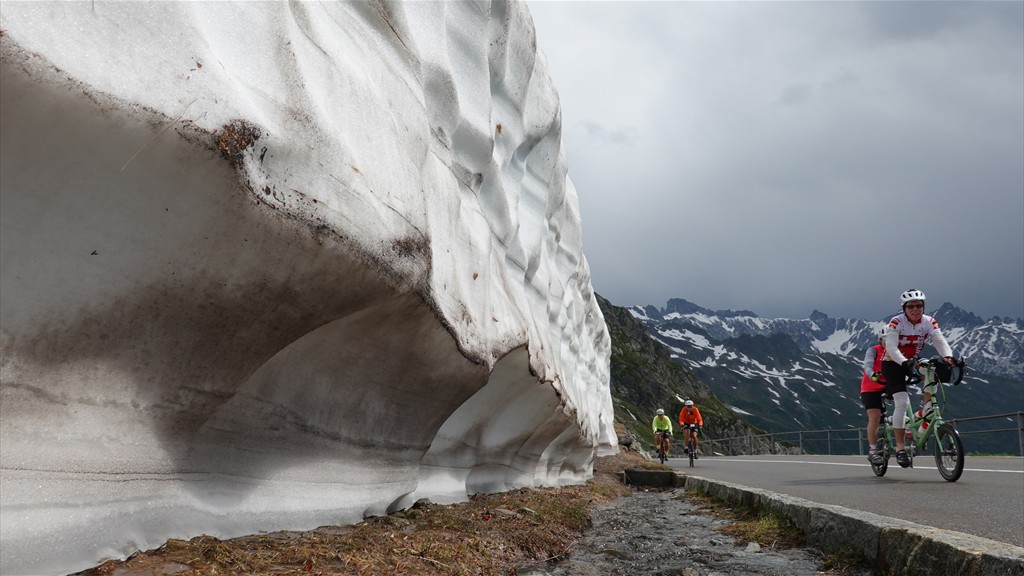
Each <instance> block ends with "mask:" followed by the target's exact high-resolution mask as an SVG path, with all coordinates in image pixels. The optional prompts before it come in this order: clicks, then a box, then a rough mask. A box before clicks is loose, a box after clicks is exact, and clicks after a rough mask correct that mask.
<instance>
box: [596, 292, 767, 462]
mask: <svg viewBox="0 0 1024 576" xmlns="http://www.w3.org/2000/svg"><path fill="white" fill-rule="evenodd" d="M597 302H598V305H599V306H600V307H601V312H602V314H604V318H605V322H606V323H607V325H608V333H609V335H610V336H611V347H612V354H611V385H610V387H611V392H612V404H613V407H614V410H615V420H616V421H617V422H619V423H621V424H623V426H624V427H625V428H626V430H627V432H626V434H624V435H622V436H623V438H620V442H621V443H623V444H625V445H627V446H631V447H634V448H635V447H636V446H635V445H636V444H639V445H640V447H641V449H644V450H649V449H650V447H651V446H652V445H653V442H654V440H653V437H652V434H651V419H652V418H653V417H654V412H655V410H657V409H658V408H664V409H665V412H666V413H667V414H668V415H669V416H670V417H672V418H673V423H674V422H675V418H676V416H677V415H678V413H679V410H680V408H682V405H683V402H684V401H685V400H687V399H691V400H693V401H694V402H695V403H696V404H697V405H698V406H699V407H700V411H701V414H702V415H703V417H704V422H705V426H704V435H705V437H707V438H715V439H719V438H744V439H746V438H748V437H749V436H750V435H752V434H760V433H761V432H762V431H761V430H758V429H756V428H755V427H753V426H751V425H750V424H749V423H748V422H746V421H744V420H743V419H742V418H740V417H739V416H738V415H737V413H736V412H735V411H734V410H733V409H732V408H731V407H730V406H728V405H727V404H726V403H724V402H722V401H721V400H719V398H718V397H717V396H716V395H715V392H713V391H712V389H711V388H710V387H709V386H708V385H707V384H706V383H704V382H703V381H702V380H701V379H700V378H698V377H697V375H696V374H694V372H693V371H691V370H690V369H689V368H687V367H685V366H683V365H681V364H680V363H678V362H676V361H674V359H673V357H672V351H671V350H670V349H669V348H668V347H666V346H665V345H664V344H662V343H660V342H658V341H657V340H655V339H653V338H651V336H650V334H649V333H648V331H647V328H646V327H645V326H644V324H642V323H641V322H639V321H637V320H636V319H635V318H634V317H633V314H632V313H630V311H629V310H627V309H625V308H621V307H618V306H615V305H613V304H612V303H611V302H609V301H608V300H606V299H604V298H602V297H601V296H600V295H597ZM742 445H743V447H749V446H748V441H746V440H744V442H743V443H742ZM755 446H756V448H757V449H758V450H764V451H768V450H769V449H774V450H776V451H778V450H781V449H782V447H781V446H774V447H770V446H769V442H768V441H767V440H766V439H759V440H756V441H755ZM737 447H738V445H737ZM715 449H716V450H718V451H724V452H730V451H731V449H732V447H731V446H730V445H725V444H723V445H716V446H715Z"/></svg>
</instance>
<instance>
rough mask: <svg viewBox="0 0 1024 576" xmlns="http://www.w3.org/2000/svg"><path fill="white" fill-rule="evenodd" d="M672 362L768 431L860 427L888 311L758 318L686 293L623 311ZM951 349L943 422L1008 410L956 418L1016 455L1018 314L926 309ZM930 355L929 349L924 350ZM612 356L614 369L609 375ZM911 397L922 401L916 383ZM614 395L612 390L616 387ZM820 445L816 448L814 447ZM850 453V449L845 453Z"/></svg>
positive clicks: (1022, 331)
mask: <svg viewBox="0 0 1024 576" xmlns="http://www.w3.org/2000/svg"><path fill="white" fill-rule="evenodd" d="M626 310H628V311H629V313H630V314H631V315H632V316H633V317H634V319H635V320H637V321H638V322H639V323H641V324H642V325H643V326H644V327H645V328H646V329H647V331H648V333H649V335H650V336H651V337H652V338H653V339H654V340H655V341H657V342H659V343H660V344H662V345H664V346H665V348H666V349H667V350H668V351H669V356H670V357H671V359H672V360H673V362H675V363H676V364H678V365H680V366H682V367H684V368H686V369H687V370H688V371H690V372H691V373H692V374H693V375H694V377H695V378H696V380H697V381H699V382H700V383H701V384H702V385H705V386H707V387H708V388H709V389H710V390H711V391H712V393H713V395H714V396H715V397H716V398H717V399H719V400H721V402H722V403H724V404H726V405H728V406H729V407H730V408H731V410H732V411H734V412H735V413H736V414H737V415H738V416H740V417H741V418H742V419H743V420H744V421H746V422H749V423H750V424H753V425H754V426H756V427H758V428H761V429H763V430H765V431H768V432H788V431H797V430H802V431H811V430H825V429H849V428H858V427H863V426H864V423H865V422H864V421H865V418H864V412H863V408H862V407H861V404H860V396H859V393H860V388H859V383H860V375H861V362H862V360H863V358H864V353H865V351H866V350H867V348H868V347H870V346H871V345H873V344H874V343H875V342H876V341H877V338H878V334H879V332H880V331H881V329H882V327H883V326H884V325H885V323H886V322H887V321H888V320H889V318H890V317H891V316H887V317H885V318H880V319H878V320H862V319H847V318H831V317H829V316H828V315H827V314H824V313H822V312H819V311H814V312H812V313H811V315H810V317H809V318H805V319H789V318H774V319H773V318H761V317H760V316H758V315H757V314H755V313H754V312H751V311H749V310H709V309H707V308H703V307H701V306H699V305H697V304H694V303H692V302H689V301H687V300H684V299H672V300H669V301H668V302H667V304H666V306H665V307H664V308H661V309H659V308H657V307H655V306H652V305H644V306H631V307H628V308H626ZM929 314H930V315H932V316H934V317H935V318H936V319H937V320H938V321H939V323H940V326H941V327H942V330H943V333H944V334H945V335H946V338H947V340H948V341H949V343H950V345H951V347H952V348H953V351H954V353H955V354H956V355H957V356H963V357H966V358H967V359H968V366H969V369H968V373H967V374H968V376H967V378H966V379H965V381H964V383H963V384H961V385H960V386H959V387H956V388H953V387H947V388H948V390H946V392H947V395H948V397H947V402H946V404H945V409H944V416H945V417H946V419H947V420H949V419H953V418H958V419H963V418H971V417H978V416H990V415H998V414H1005V415H1006V416H1005V420H1006V421H1005V422H1004V421H1003V419H998V420H987V421H981V422H976V421H968V422H962V423H958V428H959V429H961V431H962V432H963V433H966V434H971V433H973V432H975V431H979V430H982V429H992V428H998V429H1005V428H1006V427H1007V426H1013V428H1012V429H1011V430H1007V431H1004V432H1003V433H997V434H993V433H986V434H980V433H979V434H977V436H973V437H971V438H970V441H969V442H968V450H970V451H975V452H977V451H988V452H1000V453H1011V454H1017V453H1018V452H1019V437H1018V436H1017V435H1016V434H1012V433H1010V432H1011V431H1012V430H1015V429H1016V428H1018V427H1019V425H1018V424H1017V421H1018V416H1017V415H1016V414H1014V413H1015V412H1024V320H1021V319H1012V318H998V317H994V318H990V319H988V320H985V319H982V318H980V317H978V316H976V315H974V314H972V313H970V312H968V311H965V310H963V309H960V308H958V307H956V306H954V305H953V304H951V303H945V304H943V305H942V306H940V307H939V308H938V309H936V310H935V311H933V312H929ZM923 354H924V355H925V356H931V355H934V354H936V352H935V351H934V350H933V349H931V347H930V346H929V347H926V348H925V351H924V353H923ZM614 370H615V368H614V356H613V372H614ZM913 392H914V393H912V398H914V399H915V401H917V399H919V397H920V396H919V391H918V390H914V391H913ZM613 394H614V390H613ZM818 448H820V445H819V446H818ZM851 451H853V450H851Z"/></svg>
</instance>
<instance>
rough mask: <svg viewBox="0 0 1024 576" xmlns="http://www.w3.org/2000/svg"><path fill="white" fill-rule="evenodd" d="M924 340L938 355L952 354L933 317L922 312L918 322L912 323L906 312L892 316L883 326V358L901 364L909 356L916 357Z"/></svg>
mask: <svg viewBox="0 0 1024 576" xmlns="http://www.w3.org/2000/svg"><path fill="white" fill-rule="evenodd" d="M926 342H930V343H931V345H932V346H934V347H935V350H937V351H938V352H939V355H940V356H952V355H953V350H952V349H951V348H950V347H949V343H948V342H946V337H945V336H943V335H942V330H939V323H938V322H937V321H936V320H935V318H932V317H931V316H929V315H927V314H923V315H921V321H920V322H918V323H917V324H912V323H911V322H910V320H908V319H907V316H906V314H900V315H899V316H894V317H893V319H892V320H890V321H889V325H888V326H886V328H885V352H886V354H885V359H886V360H892V361H893V362H897V363H900V364H902V363H903V362H905V361H906V360H908V359H910V358H916V357H917V355H918V354H920V353H921V350H923V349H924V345H925V343H926Z"/></svg>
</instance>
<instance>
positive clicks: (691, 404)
mask: <svg viewBox="0 0 1024 576" xmlns="http://www.w3.org/2000/svg"><path fill="white" fill-rule="evenodd" d="M683 406H693V400H687V401H686V402H683Z"/></svg>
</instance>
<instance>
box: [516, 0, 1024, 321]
mask: <svg viewBox="0 0 1024 576" xmlns="http://www.w3.org/2000/svg"><path fill="white" fill-rule="evenodd" d="M529 6H530V11H531V13H532V14H533V17H534V21H535V24H536V28H537V42H538V45H539V47H540V49H541V51H542V52H544V53H545V54H546V56H547V59H548V63H549V67H550V70H551V75H552V78H553V80H554V83H555V87H556V88H557V90H558V92H559V95H560V99H561V107H562V126H563V146H564V147H565V150H566V154H567V156H568V161H569V176H570V178H571V179H572V181H573V183H574V184H575V186H576V190H577V193H578V194H579V199H580V209H581V212H582V218H583V238H584V252H585V254H586V257H587V260H588V261H589V263H590V268H591V273H592V278H593V285H594V289H595V290H596V291H597V292H598V293H600V294H601V295H602V296H604V297H606V298H608V299H609V300H611V301H612V302H613V303H614V304H617V305H620V306H627V305H632V304H654V305H656V306H658V307H662V306H664V305H665V302H666V301H667V300H668V299H669V298H674V297H680V298H686V299H687V300H690V301H692V302H695V303H697V304H699V305H701V306H704V307H706V308H712V309H726V308H732V309H749V310H753V311H754V312H756V313H758V314H759V315H760V316H764V317H789V318H806V317H807V316H808V315H809V314H810V313H811V311H812V310H814V309H818V310H820V311H822V312H825V313H826V314H828V315H830V316H833V317H848V318H864V319H872V320H873V319H879V318H882V317H884V316H887V315H890V314H892V313H894V312H896V311H898V304H897V301H898V296H899V293H900V292H902V291H903V290H905V289H907V288H918V289H921V290H923V291H924V292H925V293H926V295H927V296H928V305H929V307H930V308H931V309H935V308H938V306H939V305H941V304H942V303H943V302H946V301H949V302H952V303H954V304H956V305H957V306H960V307H961V308H964V309H966V310H968V311H971V312H974V313H975V314H978V315H981V316H983V317H986V318H988V317H991V316H994V315H998V316H1012V317H1024V3H1022V2H1019V1H1013V2H964V3H960V2H936V3H927V2H895V3H894V2H714V3H712V2H548V1H545V2H537V1H530V2H529ZM940 321H941V318H940Z"/></svg>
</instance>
